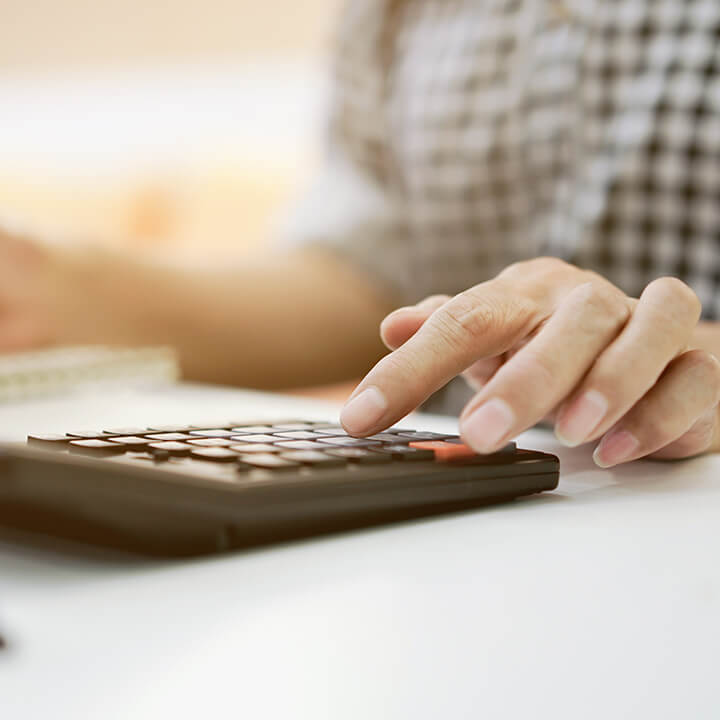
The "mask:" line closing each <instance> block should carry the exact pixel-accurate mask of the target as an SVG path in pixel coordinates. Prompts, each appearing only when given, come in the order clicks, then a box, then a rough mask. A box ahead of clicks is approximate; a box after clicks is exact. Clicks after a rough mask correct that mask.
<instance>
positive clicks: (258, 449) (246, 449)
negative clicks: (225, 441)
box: [230, 443, 281, 453]
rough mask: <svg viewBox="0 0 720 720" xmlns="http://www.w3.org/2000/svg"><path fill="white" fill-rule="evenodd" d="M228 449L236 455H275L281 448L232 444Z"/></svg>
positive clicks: (255, 444)
mask: <svg viewBox="0 0 720 720" xmlns="http://www.w3.org/2000/svg"><path fill="white" fill-rule="evenodd" d="M230 449H231V450H234V451H235V452H238V453H275V452H280V451H281V448H279V447H278V446H277V445H268V444H267V443H237V444H236V443H233V444H232V445H230Z"/></svg>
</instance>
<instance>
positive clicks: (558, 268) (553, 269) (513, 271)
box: [498, 256, 575, 279]
mask: <svg viewBox="0 0 720 720" xmlns="http://www.w3.org/2000/svg"><path fill="white" fill-rule="evenodd" d="M572 267H573V266H572V265H570V264H569V263H567V262H565V261H564V260H561V259H560V258H556V257H549V256H543V257H536V258H531V259H529V260H519V261H518V262H514V263H512V264H511V265H508V266H507V267H506V268H505V269H504V270H503V271H502V272H501V273H500V275H499V276H498V277H508V278H511V279H514V278H518V277H519V278H527V277H529V276H541V277H542V276H548V275H553V274H555V273H558V272H563V271H566V270H568V269H569V268H572ZM573 269H575V268H573Z"/></svg>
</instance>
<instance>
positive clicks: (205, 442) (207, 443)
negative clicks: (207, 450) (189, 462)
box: [187, 436, 235, 447]
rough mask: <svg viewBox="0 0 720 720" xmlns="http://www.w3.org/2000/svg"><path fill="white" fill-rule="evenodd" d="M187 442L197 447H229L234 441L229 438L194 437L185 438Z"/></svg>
mask: <svg viewBox="0 0 720 720" xmlns="http://www.w3.org/2000/svg"><path fill="white" fill-rule="evenodd" d="M191 437H192V436H191ZM187 444H188V445H196V446H199V447H230V446H231V445H234V444H235V441H234V440H231V439H230V438H194V439H193V440H187Z"/></svg>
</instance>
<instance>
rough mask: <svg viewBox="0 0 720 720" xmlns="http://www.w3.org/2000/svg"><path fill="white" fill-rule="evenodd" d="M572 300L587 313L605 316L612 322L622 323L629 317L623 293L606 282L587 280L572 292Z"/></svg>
mask: <svg viewBox="0 0 720 720" xmlns="http://www.w3.org/2000/svg"><path fill="white" fill-rule="evenodd" d="M572 295H573V297H572V300H573V301H574V302H576V303H577V304H578V305H580V306H581V308H582V309H583V310H585V311H586V312H587V313H592V314H594V315H596V316H599V317H602V318H607V319H608V320H611V321H612V324H613V325H615V324H624V323H625V322H627V320H628V319H629V317H630V307H629V304H628V303H627V301H626V298H625V295H623V293H622V292H621V291H620V290H618V289H617V288H615V287H614V286H613V285H610V284H609V283H607V282H588V283H585V284H583V285H580V286H579V287H577V288H576V289H575V291H574V292H573V293H572Z"/></svg>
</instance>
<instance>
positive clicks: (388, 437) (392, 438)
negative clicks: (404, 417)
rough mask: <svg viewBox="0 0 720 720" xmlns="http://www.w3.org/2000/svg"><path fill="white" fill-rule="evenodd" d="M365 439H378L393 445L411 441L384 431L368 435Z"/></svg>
mask: <svg viewBox="0 0 720 720" xmlns="http://www.w3.org/2000/svg"><path fill="white" fill-rule="evenodd" d="M365 440H379V441H380V442H389V443H393V444H395V445H408V444H409V443H410V442H411V441H410V440H409V439H408V438H401V437H400V436H399V435H396V434H394V433H386V432H383V433H378V434H377V435H370V436H369V437H366V438H365Z"/></svg>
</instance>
